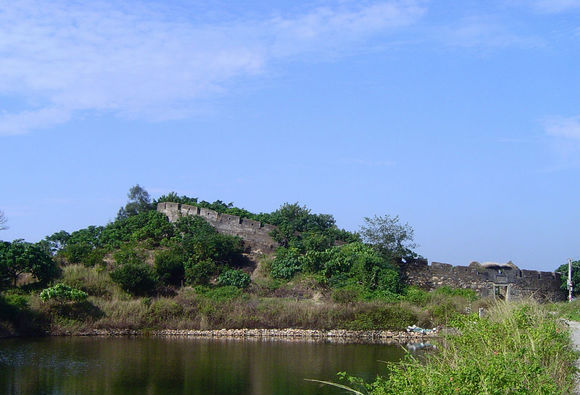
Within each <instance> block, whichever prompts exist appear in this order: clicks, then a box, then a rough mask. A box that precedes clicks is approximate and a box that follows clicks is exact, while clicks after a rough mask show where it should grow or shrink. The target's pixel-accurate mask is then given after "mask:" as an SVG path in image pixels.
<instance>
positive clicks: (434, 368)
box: [351, 302, 576, 395]
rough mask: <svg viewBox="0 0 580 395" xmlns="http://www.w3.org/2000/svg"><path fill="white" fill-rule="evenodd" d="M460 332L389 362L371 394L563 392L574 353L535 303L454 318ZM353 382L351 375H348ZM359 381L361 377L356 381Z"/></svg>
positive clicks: (569, 386)
mask: <svg viewBox="0 0 580 395" xmlns="http://www.w3.org/2000/svg"><path fill="white" fill-rule="evenodd" d="M455 325H457V326H458V327H459V328H460V331H461V335H458V336H451V337H448V338H447V339H446V342H445V347H442V348H441V349H440V351H439V352H438V353H436V354H433V355H431V356H429V357H428V358H427V359H426V360H424V361H419V360H417V359H412V358H408V359H406V360H405V361H403V362H402V363H389V364H388V367H389V373H390V374H389V376H388V377H379V378H377V379H376V381H375V382H374V383H372V384H367V385H363V386H364V389H365V392H368V393H370V394H381V395H386V394H455V393H457V394H474V393H481V394H567V393H572V390H573V386H574V376H575V374H576V368H575V367H574V362H575V360H576V355H575V353H574V352H573V351H572V349H571V344H570V342H571V341H570V336H569V333H568V330H567V328H565V327H564V326H563V324H562V323H561V322H558V321H557V317H555V316H553V315H551V314H549V313H548V312H547V311H546V310H545V309H543V308H541V307H540V306H538V305H537V304H535V303H532V302H527V303H518V304H515V303H498V304H497V305H496V306H495V307H493V308H491V309H490V311H489V316H488V317H487V318H482V319H479V318H478V317H477V314H473V315H471V316H469V317H463V319H462V320H459V321H457V322H455ZM351 382H352V381H351ZM359 383H360V382H359Z"/></svg>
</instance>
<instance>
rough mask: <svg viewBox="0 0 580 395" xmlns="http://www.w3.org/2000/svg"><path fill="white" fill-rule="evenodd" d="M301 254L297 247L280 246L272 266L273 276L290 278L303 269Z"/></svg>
mask: <svg viewBox="0 0 580 395" xmlns="http://www.w3.org/2000/svg"><path fill="white" fill-rule="evenodd" d="M299 258H300V255H299V252H298V250H297V249H295V248H278V250H277V251H276V258H275V259H274V261H273V262H272V265H271V267H270V270H271V272H270V273H271V275H272V277H273V278H280V279H284V280H289V279H291V278H292V277H294V275H295V274H296V273H298V272H299V271H300V270H301V267H302V265H301V263H300V259H299Z"/></svg>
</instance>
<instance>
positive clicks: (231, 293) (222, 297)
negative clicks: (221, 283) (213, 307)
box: [195, 285, 242, 302]
mask: <svg viewBox="0 0 580 395" xmlns="http://www.w3.org/2000/svg"><path fill="white" fill-rule="evenodd" d="M195 293H196V294H197V295H200V296H202V297H203V298H206V299H210V300H214V301H219V302H225V301H228V300H232V299H235V298H237V297H238V296H240V295H241V294H242V290H241V289H240V288H238V287H234V286H232V285H229V286H225V287H218V288H210V287H207V286H203V285H198V286H197V287H195Z"/></svg>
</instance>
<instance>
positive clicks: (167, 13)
mask: <svg viewBox="0 0 580 395" xmlns="http://www.w3.org/2000/svg"><path fill="white" fill-rule="evenodd" d="M417 4H418V3H416V2H413V1H382V2H374V3H370V4H369V3H357V2H351V1H340V2H337V4H336V5H334V6H328V7H321V8H315V9H311V10H306V11H305V12H303V13H302V14H300V15H285V16H280V15H278V16H265V17H263V18H261V19H253V20H249V19H236V20H232V19H231V18H228V19H227V21H226V22H223V23H216V22H212V23H203V22H200V21H199V20H200V19H203V18H191V19H188V18H186V17H180V16H176V15H174V14H172V13H171V10H167V9H166V10H163V11H161V10H160V9H159V8H155V9H154V8H151V7H148V6H146V5H144V4H143V3H139V2H137V1H134V2H128V3H125V2H123V3H119V2H109V1H93V2H86V3H82V2H68V1H64V0H55V1H51V2H50V3H46V2H41V1H38V0H20V1H19V0H15V1H11V2H3V3H0V95H3V96H5V97H8V98H11V97H12V98H18V99H19V100H20V101H22V100H23V101H25V102H26V103H27V104H26V106H24V107H23V108H21V111H20V112H18V111H16V112H6V111H3V112H0V135H8V134H20V133H25V132H27V131H30V130H32V129H38V128H42V127H50V126H54V125H57V124H60V123H64V122H67V121H69V120H70V119H72V118H74V116H75V115H76V114H78V113H79V112H106V113H113V114H115V115H116V116H121V117H129V118H131V117H136V118H141V119H148V120H163V119H172V118H182V117H187V116H189V115H190V114H192V113H193V112H194V111H195V109H196V107H197V106H198V105H199V100H202V99H204V98H208V97H212V96H213V95H216V94H223V93H224V92H226V91H227V89H228V87H229V83H231V81H232V80H235V79H236V78H240V77H247V76H253V75H256V74H260V73H263V72H264V71H266V70H267V69H268V67H269V66H270V64H271V63H273V62H275V61H279V60H282V59H287V58H289V57H299V56H302V55H308V56H309V57H310V58H312V57H313V56H312V54H313V53H314V54H319V56H328V55H331V56H341V55H342V54H345V53H348V52H349V51H351V50H352V48H354V47H356V44H357V43H359V42H361V41H363V40H365V39H366V38H368V37H370V36H373V35H377V34H382V33H385V32H389V31H390V30H391V29H396V28H400V27H402V26H406V25H409V24H412V23H414V22H415V21H417V20H418V19H419V18H420V17H421V16H422V15H423V14H424V12H425V9H424V8H423V7H422V6H420V5H417Z"/></svg>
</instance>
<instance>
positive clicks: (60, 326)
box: [26, 265, 481, 334]
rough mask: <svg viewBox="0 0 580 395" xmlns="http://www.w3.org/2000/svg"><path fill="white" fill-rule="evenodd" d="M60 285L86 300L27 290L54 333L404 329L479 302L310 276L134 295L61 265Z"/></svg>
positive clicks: (89, 271) (461, 295) (91, 272)
mask: <svg viewBox="0 0 580 395" xmlns="http://www.w3.org/2000/svg"><path fill="white" fill-rule="evenodd" d="M59 282H62V283H64V284H66V285H68V286H71V287H74V288H77V289H80V290H83V291H85V292H87V293H88V294H89V297H88V299H87V300H86V302H84V303H80V304H78V303H77V304H68V303H67V304H58V303H43V302H42V301H41V300H40V299H39V298H38V296H37V295H36V294H35V293H32V294H31V295H27V296H26V298H27V302H28V305H29V310H30V311H32V312H35V313H36V314H38V315H39V316H40V317H43V318H44V322H48V325H47V330H48V331H50V332H51V333H54V334H58V333H72V334H74V333H82V332H87V331H90V330H92V329H145V330H149V329H222V328H226V329H241V328H248V329H252V328H300V329H353V330H377V329H383V330H384V329H387V330H404V329H405V328H406V326H408V325H413V324H415V325H419V326H422V327H429V328H431V327H434V326H437V325H444V324H446V323H447V322H448V321H449V320H453V319H454V317H456V316H457V315H461V314H465V313H466V312H469V311H470V309H473V311H477V307H478V305H479V304H480V303H481V301H472V297H471V296H472V295H471V293H470V292H472V291H465V290H462V291H458V290H451V289H445V290H437V291H433V292H425V291H421V290H419V289H416V288H409V289H408V290H407V292H406V294H404V295H386V296H385V297H384V298H380V299H375V300H367V299H365V298H364V297H362V296H361V295H360V294H359V293H357V292H358V291H357V290H356V289H355V290H354V292H351V291H352V290H349V289H345V290H343V291H342V292H336V291H332V290H329V289H327V288H324V287H322V286H320V284H319V281H317V279H316V278H313V277H312V276H307V275H299V276H296V278H294V279H292V280H291V281H279V280H272V279H268V278H266V277H261V278H258V279H257V281H255V282H253V283H252V285H251V286H250V287H249V288H248V289H246V290H241V289H238V288H235V287H231V286H230V287H215V286H196V287H181V288H172V289H168V290H167V292H164V293H161V294H160V295H158V296H156V297H134V296H131V295H129V294H127V293H126V292H124V291H123V290H122V289H121V288H120V287H119V286H118V285H117V284H115V283H114V282H112V281H111V279H110V276H109V274H108V273H107V272H106V271H105V270H103V269H102V268H100V267H99V266H96V267H86V266H83V265H68V266H65V267H63V277H62V279H61V280H59Z"/></svg>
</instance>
